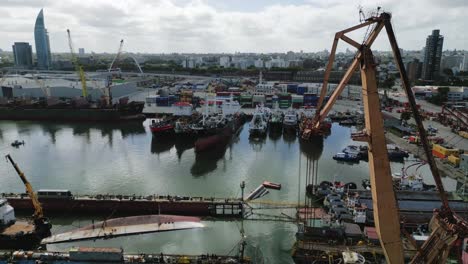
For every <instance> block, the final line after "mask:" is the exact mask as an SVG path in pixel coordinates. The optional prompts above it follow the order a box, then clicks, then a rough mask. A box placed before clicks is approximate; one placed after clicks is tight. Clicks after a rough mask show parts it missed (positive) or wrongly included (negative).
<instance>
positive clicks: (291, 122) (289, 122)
mask: <svg viewBox="0 0 468 264" xmlns="http://www.w3.org/2000/svg"><path fill="white" fill-rule="evenodd" d="M297 126H298V120H297V114H296V112H294V111H288V112H286V114H285V115H284V120H283V132H284V133H286V134H296V133H297Z"/></svg>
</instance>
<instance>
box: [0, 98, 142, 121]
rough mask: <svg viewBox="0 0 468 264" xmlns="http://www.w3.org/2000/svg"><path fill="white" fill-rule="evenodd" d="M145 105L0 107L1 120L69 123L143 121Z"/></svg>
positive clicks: (10, 105) (39, 104) (31, 105)
mask: <svg viewBox="0 0 468 264" xmlns="http://www.w3.org/2000/svg"><path fill="white" fill-rule="evenodd" d="M143 107H144V103H142V102H130V103H125V104H123V103H122V104H115V105H114V106H110V107H107V106H106V107H100V106H93V105H89V104H86V105H74V104H68V103H63V104H57V105H46V104H44V103H41V102H38V103H34V104H28V105H21V104H14V103H12V104H9V105H2V106H0V120H14V121H16V120H31V121H67V122H98V121H99V122H117V121H142V120H145V119H146V117H145V115H144V114H142V111H143Z"/></svg>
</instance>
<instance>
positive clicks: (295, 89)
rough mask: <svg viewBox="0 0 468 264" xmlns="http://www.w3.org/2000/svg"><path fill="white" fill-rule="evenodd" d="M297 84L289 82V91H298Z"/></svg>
mask: <svg viewBox="0 0 468 264" xmlns="http://www.w3.org/2000/svg"><path fill="white" fill-rule="evenodd" d="M297 88H298V87H297V84H294V83H290V84H288V90H287V91H288V93H294V94H295V93H297Z"/></svg>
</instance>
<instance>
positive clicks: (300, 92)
mask: <svg viewBox="0 0 468 264" xmlns="http://www.w3.org/2000/svg"><path fill="white" fill-rule="evenodd" d="M306 91H307V87H305V86H298V87H297V94H300V95H303V94H304V93H305V92H306Z"/></svg>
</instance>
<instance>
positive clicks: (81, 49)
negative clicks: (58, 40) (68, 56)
mask: <svg viewBox="0 0 468 264" xmlns="http://www.w3.org/2000/svg"><path fill="white" fill-rule="evenodd" d="M84 54H85V50H84V48H78V55H80V56H83V55H84Z"/></svg>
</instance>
